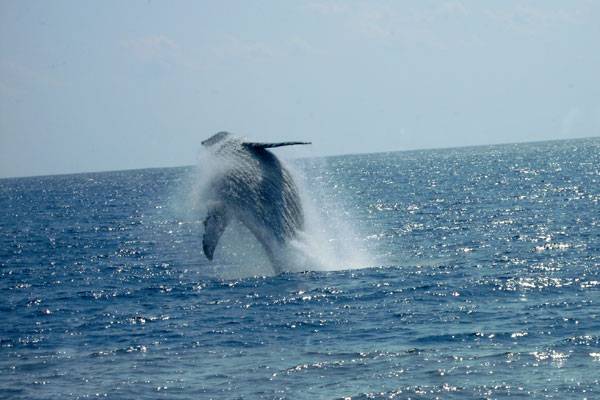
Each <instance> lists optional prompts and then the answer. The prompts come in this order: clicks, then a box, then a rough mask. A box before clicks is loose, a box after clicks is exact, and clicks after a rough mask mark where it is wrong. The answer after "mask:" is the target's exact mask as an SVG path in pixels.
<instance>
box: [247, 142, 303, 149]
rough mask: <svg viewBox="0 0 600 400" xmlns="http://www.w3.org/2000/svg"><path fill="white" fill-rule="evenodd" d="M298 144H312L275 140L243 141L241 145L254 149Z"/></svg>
mask: <svg viewBox="0 0 600 400" xmlns="http://www.w3.org/2000/svg"><path fill="white" fill-rule="evenodd" d="M299 144H312V143H311V142H276V143H260V142H244V143H242V145H243V146H246V147H251V148H254V149H270V148H273V147H282V146H295V145H299Z"/></svg>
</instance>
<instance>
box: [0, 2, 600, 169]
mask: <svg viewBox="0 0 600 400" xmlns="http://www.w3.org/2000/svg"><path fill="white" fill-rule="evenodd" d="M598 71H600V1H592V0H572V1H568V2H565V1H553V0H543V1H512V0H506V1H395V0H390V1H368V2H363V1H328V0H322V1H319V0H317V1H303V2H300V1H210V2H209V1H156V0H152V1H146V0H145V1H134V0H132V1H21V0H18V1H17V0H14V1H9V0H0V177H6V176H26V175H40V174H55V173H70V172H82V171H99V170H112V169H127V168H142V167H162V166H175V165H187V164H193V163H194V162H195V158H196V154H197V150H198V148H199V147H200V141H202V140H203V139H205V138H206V137H208V136H210V135H211V134H213V133H215V132H217V131H220V130H228V131H232V132H235V133H237V134H240V135H244V136H247V137H249V138H251V139H253V140H256V141H282V140H310V141H312V142H313V143H314V144H313V146H311V149H310V150H306V149H303V150H297V152H295V153H293V154H301V155H315V156H318V155H329V154H343V153H360V152H374V151H389V150H408V149H415V148H430V147H449V146H462V145H477V144H492V143H504V142H518V141H534V140H545V139H558V138H573V137H587V136H600V79H599V78H600V76H599V72H598ZM295 151H296V150H295ZM286 154H292V153H286Z"/></svg>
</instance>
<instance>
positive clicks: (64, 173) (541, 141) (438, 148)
mask: <svg viewBox="0 0 600 400" xmlns="http://www.w3.org/2000/svg"><path fill="white" fill-rule="evenodd" d="M586 139H600V136H582V137H575V138H566V139H565V138H561V139H543V140H532V141H523V142H502V143H489V144H474V145H473V144H472V145H458V146H447V147H444V146H443V147H419V148H416V149H403V150H386V151H373V152H358V153H353V152H350V153H338V154H324V155H320V156H308V157H296V158H292V159H293V160H310V159H317V158H333V157H345V156H359V155H369V154H389V153H408V152H413V151H425V150H430V151H431V150H453V149H468V148H477V147H489V146H509V145H519V144H535V143H547V142H567V141H571V140H573V141H574V140H586ZM193 166H194V164H187V165H171V166H166V167H136V168H125V169H107V170H99V171H98V170H96V171H79V172H58V173H50V174H39V175H23V176H4V177H0V180H5V179H26V178H44V177H50V176H68V175H83V174H104V173H111V172H126V171H142V170H151V169H168V168H188V167H193Z"/></svg>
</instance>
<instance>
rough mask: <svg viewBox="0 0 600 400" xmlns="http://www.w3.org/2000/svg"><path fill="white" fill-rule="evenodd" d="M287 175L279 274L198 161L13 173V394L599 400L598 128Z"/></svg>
mask: <svg viewBox="0 0 600 400" xmlns="http://www.w3.org/2000/svg"><path fill="white" fill-rule="evenodd" d="M274 152H275V153H276V152H277V151H276V150H275V151H274ZM291 164H293V169H294V171H295V174H297V176H298V177H299V178H298V180H299V182H301V185H302V192H303V196H304V197H305V198H306V207H307V210H308V211H307V213H308V214H310V215H311V221H312V222H310V224H311V226H310V228H311V229H312V231H314V234H310V235H307V237H308V239H307V240H308V241H311V240H313V239H318V240H313V242H314V243H312V244H311V245H310V246H308V248H309V249H310V250H307V251H311V252H314V253H315V254H314V255H315V257H316V259H319V260H324V261H322V262H321V261H319V262H315V263H314V264H311V265H309V264H307V265H305V266H300V269H298V266H296V267H295V270H293V271H291V272H286V273H283V274H281V275H278V276H274V275H273V273H272V270H271V269H270V266H269V264H268V262H266V261H265V258H264V255H262V254H261V250H260V248H259V247H258V245H256V243H255V242H254V239H253V238H252V237H251V235H249V234H248V232H247V231H244V228H242V227H240V226H236V225H233V226H231V227H229V228H228V231H227V232H226V235H225V237H224V238H223V240H222V243H221V244H220V246H219V247H218V248H217V252H216V255H215V261H213V262H209V261H208V260H207V259H206V258H205V257H204V255H203V253H202V230H203V226H202V219H203V215H202V212H201V210H202V204H201V203H202V201H201V199H198V198H197V196H196V195H197V191H196V188H197V182H198V180H197V176H198V174H199V173H200V172H199V170H198V168H195V167H187V168H169V169H148V170H133V171H121V172H106V173H88V174H77V175H62V176H48V177H32V178H19V179H2V180H0V398H8V399H13V398H14V399H69V398H73V399H75V398H82V399H83V398H109V399H157V398H169V399H280V398H281V399H338V398H352V399H388V398H396V399H408V398H411V399H433V398H442V399H465V398H467V399H470V398H477V399H482V398H491V399H496V398H497V399H503V398H554V399H566V398H573V399H584V398H588V399H595V398H596V399H597V398H600V372H599V371H600V138H593V139H582V140H572V141H553V142H543V143H531V144H515V145H501V146H485V147H472V148H457V149H446V150H424V151H411V152H394V153H382V154H368V155H352V156H340V157H331V158H321V159H303V160H296V161H293V162H291Z"/></svg>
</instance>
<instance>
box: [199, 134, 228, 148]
mask: <svg viewBox="0 0 600 400" xmlns="http://www.w3.org/2000/svg"><path fill="white" fill-rule="evenodd" d="M230 137H231V133H229V132H224V131H222V132H217V133H215V134H214V135H212V136H211V137H209V138H208V139H206V140H204V141H202V146H206V147H211V146H214V145H216V144H219V143H223V142H224V141H225V140H226V139H228V138H230Z"/></svg>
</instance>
